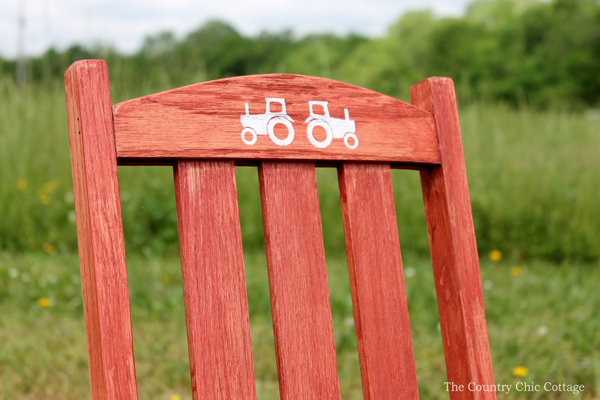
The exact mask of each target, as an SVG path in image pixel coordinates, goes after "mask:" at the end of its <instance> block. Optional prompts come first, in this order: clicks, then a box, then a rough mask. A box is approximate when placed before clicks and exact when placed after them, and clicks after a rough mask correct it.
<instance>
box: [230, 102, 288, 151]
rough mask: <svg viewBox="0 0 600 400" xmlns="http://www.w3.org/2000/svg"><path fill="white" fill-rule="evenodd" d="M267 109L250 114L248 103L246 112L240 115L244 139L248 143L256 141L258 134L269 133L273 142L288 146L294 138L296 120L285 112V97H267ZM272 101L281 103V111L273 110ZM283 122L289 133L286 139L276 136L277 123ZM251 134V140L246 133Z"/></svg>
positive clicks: (251, 143)
mask: <svg viewBox="0 0 600 400" xmlns="http://www.w3.org/2000/svg"><path fill="white" fill-rule="evenodd" d="M265 100H266V102H267V109H266V112H265V113H264V114H254V115H250V112H249V111H248V103H246V114H245V115H241V116H240V121H241V122H242V127H243V128H244V129H242V141H243V142H244V143H246V144H247V145H253V144H254V143H256V139H257V137H258V136H257V135H267V134H268V135H269V137H270V138H271V140H272V141H273V143H275V144H276V145H279V146H287V145H288V144H290V143H292V141H293V140H294V126H293V125H292V122H294V120H293V119H292V118H291V117H290V116H289V115H287V113H286V112H285V99H278V98H275V97H265ZM271 103H279V104H280V105H281V111H280V112H271ZM277 124H282V125H284V126H285V127H286V128H287V129H288V135H287V137H286V138H285V139H279V138H278V137H277V136H275V125H277ZM248 133H249V134H250V140H248V139H246V135H247V134H248Z"/></svg>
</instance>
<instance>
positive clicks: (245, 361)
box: [175, 161, 256, 400]
mask: <svg viewBox="0 0 600 400" xmlns="http://www.w3.org/2000/svg"><path fill="white" fill-rule="evenodd" d="M175 194H176V199H177V220H178V225H179V240H180V247H181V267H182V272H183V288H184V297H185V315H186V321H187V331H188V348H189V356H190V368H191V373H192V393H193V397H194V399H198V400H199V399H227V400H229V399H240V400H247V399H256V388H255V383H254V366H253V363H252V346H251V343H250V322H249V319H248V300H247V296H246V280H245V277H244V257H243V251H242V233H241V230H240V217H239V211H238V205H237V191H236V184H235V170H234V165H233V161H179V162H178V164H177V165H176V167H175Z"/></svg>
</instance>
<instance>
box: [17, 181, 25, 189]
mask: <svg viewBox="0 0 600 400" xmlns="http://www.w3.org/2000/svg"><path fill="white" fill-rule="evenodd" d="M17 189H19V190H25V189H27V182H25V179H19V180H18V181H17Z"/></svg>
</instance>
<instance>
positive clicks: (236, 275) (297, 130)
mask: <svg viewBox="0 0 600 400" xmlns="http://www.w3.org/2000/svg"><path fill="white" fill-rule="evenodd" d="M65 84H66V97H67V110H68V120H69V138H70V146H71V162H72V168H73V185H74V193H75V206H76V214H77V234H78V238H79V257H80V261H81V276H82V283H83V299H84V312H85V322H86V330H87V340H88V352H89V362H90V376H91V388H92V395H93V399H137V388H136V378H135V367H134V357H133V345H132V332H131V318H130V308H129V296H128V286H127V271H126V266H125V248H124V242H123V229H122V222H121V207H120V199H119V182H118V175H117V165H118V164H128V165H135V164H138V165H141V164H143V165H148V164H154V165H158V164H160V165H165V164H169V165H173V167H174V173H175V192H176V199H177V211H178V226H179V237H180V246H181V264H182V271H183V285H184V297H185V310H186V311H185V314H186V321H187V332H188V347H189V357H190V364H191V375H192V390H193V395H194V399H244V400H245V399H255V398H256V389H255V381H254V367H253V361H252V351H251V345H250V329H249V317H248V303H247V296H246V286H245V278H244V263H243V257H242V240H241V233H240V222H239V214H238V205H237V195H236V182H235V175H234V166H235V165H256V166H258V173H259V178H260V193H261V201H262V210H263V219H264V230H265V242H266V254H267V264H268V272H269V286H270V291H271V305H272V313H273V328H274V334H275V347H276V357H277V368H278V375H279V387H280V394H281V398H282V399H300V400H306V399H319V400H320V399H339V398H340V391H339V383H338V372H337V366H336V353H335V344H334V338H333V328H332V319H331V307H330V304H329V294H328V288H327V276H326V269H325V255H324V249H323V237H322V231H321V217H320V213H319V202H318V197H317V185H316V179H315V166H336V167H337V169H338V174H339V187H340V194H341V204H342V213H343V224H344V232H345V238H346V249H347V255H348V267H349V276H350V287H351V292H352V302H353V308H354V319H355V323H356V334H357V341H358V351H359V359H360V368H361V374H362V384H363V391H364V398H365V399H416V398H418V389H417V378H416V373H415V364H414V357H413V349H412V343H411V334H410V326H409V318H408V308H407V304H406V293H405V288H404V279H403V273H402V263H401V257H400V245H399V239H398V228H397V225H396V213H395V209H394V197H393V193H392V183H391V174H390V168H407V169H418V170H420V173H421V181H422V187H423V198H424V202H425V212H426V216H427V227H428V233H429V241H430V245H431V255H432V260H433V269H434V276H435V285H436V291H437V298H438V306H439V313H440V321H441V322H440V323H441V332H442V338H443V344H444V350H445V358H446V366H447V374H448V381H449V382H453V383H454V384H456V385H463V387H464V390H463V391H458V390H455V391H451V392H450V393H449V395H450V398H452V399H484V398H485V399H495V393H494V392H483V391H470V390H469V389H468V385H469V383H472V384H475V385H493V384H494V379H493V373H492V365H491V359H490V352H489V344H488V336H487V329H486V322H485V313H484V306H483V296H482V290H481V278H480V271H479V262H478V257H477V247H476V243H475V234H474V229H473V221H472V215H471V205H470V200H469V191H468V187H467V176H466V170H465V162H464V156H463V150H462V142H461V136H460V128H459V123H458V114H457V108H456V100H455V94H454V86H453V83H452V80H450V79H447V78H429V79H426V80H424V81H422V82H420V83H418V84H416V85H415V86H413V87H412V89H411V99H412V103H413V104H412V105H410V104H407V103H404V102H402V101H399V100H396V99H393V98H391V97H388V96H385V95H382V94H379V93H375V92H372V91H370V90H367V89H363V88H359V87H355V86H352V85H348V84H345V83H341V82H336V81H332V80H328V79H323V78H316V77H307V76H299V75H285V74H274V75H257V76H244V77H237V78H228V79H220V80H216V81H211V82H205V83H199V84H196V85H191V86H186V87H182V88H179V89H173V90H169V91H166V92H162V93H158V94H154V95H150V96H145V97H141V98H138V99H133V100H130V101H126V102H123V103H119V104H117V105H115V106H114V107H112V108H111V101H110V94H109V83H108V72H107V68H106V64H105V63H104V61H100V60H84V61H79V62H76V63H74V64H73V65H72V66H71V67H70V68H69V69H68V70H67V71H66V73H65ZM342 116H343V117H342ZM307 117H308V118H307ZM311 124H312V125H311ZM317 127H320V129H321V133H320V135H319V134H318V133H317V132H318V131H319V129H317V130H316V131H315V130H314V129H316V128H317ZM305 129H306V134H305ZM323 131H324V132H325V134H326V135H327V136H325V138H324V139H323V136H324V132H323ZM350 134H352V135H350ZM431 384H435V385H443V382H431Z"/></svg>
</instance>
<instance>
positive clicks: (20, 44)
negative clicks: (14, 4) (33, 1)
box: [16, 0, 25, 90]
mask: <svg viewBox="0 0 600 400" xmlns="http://www.w3.org/2000/svg"><path fill="white" fill-rule="evenodd" d="M16 75H17V87H18V88H19V89H21V90H24V89H25V1H24V0H21V2H20V3H19V10H18V11H17V71H16Z"/></svg>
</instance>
